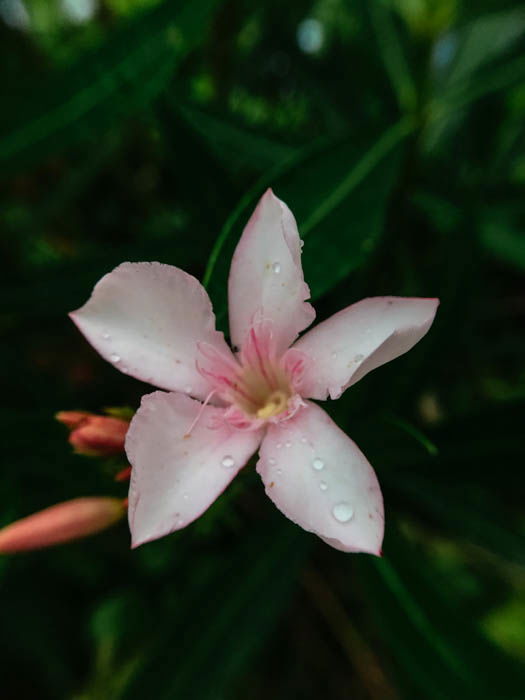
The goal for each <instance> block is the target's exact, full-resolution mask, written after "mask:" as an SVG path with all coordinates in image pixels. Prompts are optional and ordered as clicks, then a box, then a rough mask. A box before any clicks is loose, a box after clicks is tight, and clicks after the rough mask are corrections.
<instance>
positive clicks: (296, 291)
mask: <svg viewBox="0 0 525 700" xmlns="http://www.w3.org/2000/svg"><path fill="white" fill-rule="evenodd" d="M228 296H229V306H230V333H231V338H232V343H233V344H234V345H236V346H237V347H239V348H240V347H242V345H243V343H244V340H245V339H246V337H247V334H248V332H249V330H250V328H251V327H252V326H253V324H254V323H255V322H260V321H272V322H273V331H274V334H275V338H276V342H277V348H278V350H279V351H284V350H286V348H287V347H289V345H290V344H291V343H292V342H293V341H294V340H295V338H297V336H298V334H299V333H300V332H301V331H302V330H304V329H305V328H307V327H308V326H309V325H310V324H311V323H312V321H313V320H314V318H315V311H314V309H313V307H312V306H311V305H310V304H308V303H306V301H305V300H306V299H309V298H310V290H309V288H308V285H307V284H306V283H305V281H304V277H303V270H302V267H301V242H300V239H299V234H298V232H297V224H296V223H295V219H294V217H293V214H292V212H291V211H290V210H289V209H288V207H287V206H286V204H285V203H284V202H281V200H280V199H277V197H276V196H275V195H274V194H273V192H272V190H267V191H266V193H265V194H264V195H263V197H262V198H261V200H260V201H259V204H258V205H257V208H256V209H255V211H254V213H253V214H252V216H251V218H250V220H249V221H248V224H247V225H246V228H245V229H244V231H243V234H242V236H241V239H240V241H239V243H238V245H237V248H236V250H235V253H234V255H233V259H232V265H231V269H230V278H229V285H228Z"/></svg>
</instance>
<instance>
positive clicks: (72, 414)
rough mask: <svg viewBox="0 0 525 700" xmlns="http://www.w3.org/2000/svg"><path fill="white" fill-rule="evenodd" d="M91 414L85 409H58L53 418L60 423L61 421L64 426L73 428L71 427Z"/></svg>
mask: <svg viewBox="0 0 525 700" xmlns="http://www.w3.org/2000/svg"><path fill="white" fill-rule="evenodd" d="M92 415H93V414H92V413H88V412H87V411H59V412H58V413H57V414H56V416H55V418H56V419H57V421H59V422H60V423H63V424H64V425H65V426H66V428H69V429H70V430H73V428H76V427H77V426H78V425H80V423H82V422H83V421H85V420H86V418H89V417H90V416H92Z"/></svg>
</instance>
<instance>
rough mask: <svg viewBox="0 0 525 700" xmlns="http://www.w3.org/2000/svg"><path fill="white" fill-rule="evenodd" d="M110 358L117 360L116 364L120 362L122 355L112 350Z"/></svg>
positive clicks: (112, 360) (113, 360)
mask: <svg viewBox="0 0 525 700" xmlns="http://www.w3.org/2000/svg"><path fill="white" fill-rule="evenodd" d="M109 359H110V360H111V362H115V364H116V363H117V362H120V355H117V354H116V353H114V352H112V353H111V355H110V356H109Z"/></svg>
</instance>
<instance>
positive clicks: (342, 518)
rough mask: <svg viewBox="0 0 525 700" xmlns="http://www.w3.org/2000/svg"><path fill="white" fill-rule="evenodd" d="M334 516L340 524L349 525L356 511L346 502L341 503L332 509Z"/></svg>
mask: <svg viewBox="0 0 525 700" xmlns="http://www.w3.org/2000/svg"><path fill="white" fill-rule="evenodd" d="M332 515H333V516H334V518H335V519H336V520H337V521H338V522H339V523H347V522H348V521H349V520H352V518H353V517H354V509H353V508H352V506H351V505H350V504H349V503H347V502H346V501H341V503H336V505H335V506H334V507H333V508H332Z"/></svg>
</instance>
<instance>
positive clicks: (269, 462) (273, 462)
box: [268, 457, 277, 465]
mask: <svg viewBox="0 0 525 700" xmlns="http://www.w3.org/2000/svg"><path fill="white" fill-rule="evenodd" d="M268 464H272V465H273V464H277V462H276V461H275V459H274V458H273V457H270V459H269V460H268Z"/></svg>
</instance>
